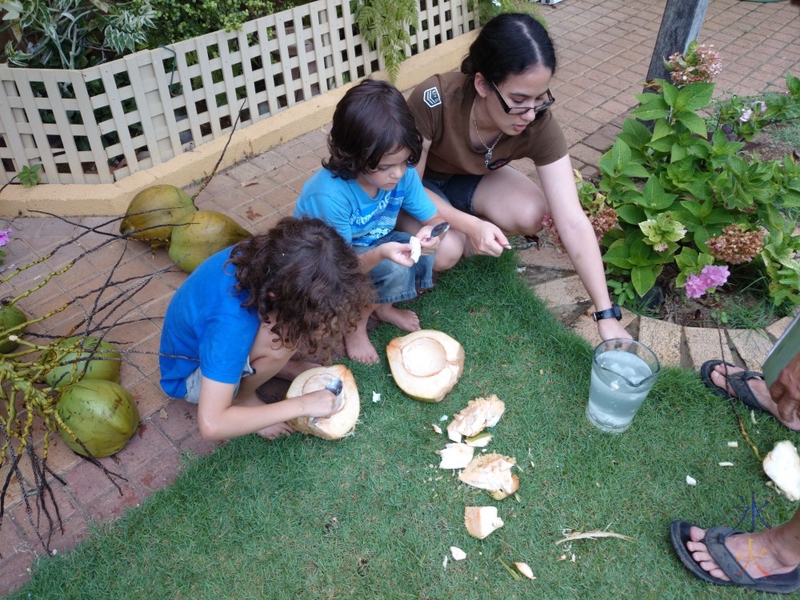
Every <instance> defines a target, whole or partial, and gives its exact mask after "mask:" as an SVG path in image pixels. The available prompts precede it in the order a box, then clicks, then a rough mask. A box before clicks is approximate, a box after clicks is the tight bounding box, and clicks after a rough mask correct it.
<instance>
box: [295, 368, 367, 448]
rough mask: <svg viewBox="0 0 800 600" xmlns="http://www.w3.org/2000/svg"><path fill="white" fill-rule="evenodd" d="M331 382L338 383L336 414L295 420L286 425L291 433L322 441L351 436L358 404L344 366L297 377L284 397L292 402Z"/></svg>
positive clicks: (353, 383)
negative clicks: (291, 399) (339, 390)
mask: <svg viewBox="0 0 800 600" xmlns="http://www.w3.org/2000/svg"><path fill="white" fill-rule="evenodd" d="M334 379H341V381H342V392H341V394H340V397H339V398H338V399H337V403H336V407H335V408H338V410H337V411H336V412H334V414H332V415H331V416H330V417H326V418H317V417H314V418H312V417H298V418H297V419H291V420H290V421H288V423H289V425H290V426H291V427H292V429H294V430H295V431H299V432H300V433H307V434H309V435H313V436H316V437H318V438H322V439H324V440H338V439H341V438H343V437H345V436H346V435H349V434H350V433H352V432H353V430H354V429H355V427H356V422H357V421H358V415H359V413H360V410H361V404H360V402H359V399H358V387H357V386H356V380H355V378H354V377H353V373H352V372H351V371H350V369H348V368H347V367H345V366H344V365H332V366H330V367H314V368H313V369H309V370H308V371H304V372H303V373H300V375H298V376H297V377H296V378H295V379H294V381H292V385H290V386H289V391H287V392H286V397H287V398H296V397H297V396H303V395H304V394H310V393H311V392H316V391H317V390H321V389H324V388H325V387H327V386H328V384H330V383H331V382H332V381H333V380H334ZM340 404H341V407H340V408H339V405H340Z"/></svg>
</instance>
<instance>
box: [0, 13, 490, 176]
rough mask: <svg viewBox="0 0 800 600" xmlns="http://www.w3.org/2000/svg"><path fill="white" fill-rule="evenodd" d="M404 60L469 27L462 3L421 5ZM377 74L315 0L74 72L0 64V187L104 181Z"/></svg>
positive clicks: (340, 22)
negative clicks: (36, 177)
mask: <svg viewBox="0 0 800 600" xmlns="http://www.w3.org/2000/svg"><path fill="white" fill-rule="evenodd" d="M418 8H419V11H418V12H419V15H418V20H417V23H416V26H415V28H414V30H413V31H412V35H411V44H410V47H409V48H407V49H406V54H407V55H409V56H411V55H414V54H418V53H420V52H423V51H425V50H427V49H429V48H431V47H433V46H436V45H438V44H441V43H442V42H445V41H447V40H449V39H452V38H453V37H455V36H458V35H461V34H463V33H466V32H468V31H470V30H472V29H474V28H475V27H476V26H477V23H476V17H475V15H474V13H473V12H472V11H471V10H470V9H469V6H468V0H419V7H418ZM383 67H384V65H383V61H382V60H381V59H380V56H379V53H378V52H377V51H376V50H370V49H369V48H368V46H367V44H366V43H365V42H364V41H363V39H362V38H361V36H360V34H359V33H358V30H357V27H356V26H355V18H354V16H353V14H352V13H351V12H350V3H349V2H344V3H341V2H339V1H337V0H317V1H316V2H313V3H311V4H306V5H303V6H299V7H296V8H293V9H290V10H287V11H283V12H281V13H276V14H274V15H268V16H265V17H262V18H260V19H256V20H253V21H249V22H247V23H245V24H244V25H243V26H242V28H241V30H239V31H231V32H225V31H217V32H214V33H209V34H207V35H204V36H201V37H197V38H193V39H190V40H186V41H183V42H178V43H176V44H173V45H171V46H170V47H168V48H158V49H156V50H146V51H142V52H137V53H135V54H131V55H129V56H126V57H124V58H121V59H119V60H115V61H113V62H110V63H105V64H102V65H99V66H96V67H91V68H88V69H84V70H82V71H69V70H63V71H62V70H51V69H12V68H9V67H7V66H5V65H0V183H7V182H9V181H10V180H11V179H12V178H13V177H14V176H15V175H16V174H17V173H19V171H20V170H21V169H22V168H23V167H25V166H28V167H32V166H34V165H37V164H40V165H42V170H41V172H40V174H41V181H42V182H43V183H113V182H114V181H118V180H120V179H122V178H124V177H126V176H128V175H130V174H132V173H135V172H137V171H140V170H143V169H148V168H150V167H152V166H154V165H157V164H160V163H163V162H165V161H168V160H169V159H171V158H173V157H175V156H177V155H179V154H182V153H184V152H189V151H191V150H192V149H193V148H194V147H195V146H198V145H200V144H205V143H207V142H210V141H212V140H214V139H217V138H219V137H221V136H227V135H230V132H231V130H232V128H233V126H234V123H235V122H236V120H237V118H238V120H239V123H238V125H237V127H245V126H247V125H249V124H252V123H255V122H257V121H260V120H262V119H266V118H268V117H269V116H271V115H273V114H275V113H276V112H279V111H280V110H283V109H285V108H287V107H289V106H294V105H296V104H298V103H300V102H304V101H305V100H309V99H310V98H313V97H314V96H318V95H320V94H323V93H325V92H327V91H329V90H331V89H333V88H336V87H339V86H342V85H344V84H346V83H348V82H351V81H355V80H356V79H359V78H361V77H365V76H366V75H369V74H371V73H374V72H375V71H378V70H381V69H382V68H383Z"/></svg>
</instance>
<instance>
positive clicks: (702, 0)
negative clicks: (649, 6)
mask: <svg viewBox="0 0 800 600" xmlns="http://www.w3.org/2000/svg"><path fill="white" fill-rule="evenodd" d="M708 1H709V0H667V6H666V7H665V8H664V16H663V17H662V18H661V27H660V28H659V30H658V38H657V39H656V47H655V48H654V49H653V57H652V58H651V59H650V68H649V69H648V70H647V81H652V80H653V79H666V80H667V81H669V71H667V70H666V69H665V68H664V60H665V59H666V58H668V57H669V56H670V55H671V54H675V53H676V52H686V49H687V48H688V47H689V44H690V43H691V42H692V41H694V40H696V39H697V36H698V35H699V34H700V28H701V27H702V26H703V20H704V19H705V16H706V9H707V8H708Z"/></svg>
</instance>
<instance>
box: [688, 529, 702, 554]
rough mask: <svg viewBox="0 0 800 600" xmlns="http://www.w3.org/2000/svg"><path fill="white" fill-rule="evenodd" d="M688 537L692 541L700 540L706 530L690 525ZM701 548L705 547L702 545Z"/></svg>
mask: <svg viewBox="0 0 800 600" xmlns="http://www.w3.org/2000/svg"><path fill="white" fill-rule="evenodd" d="M689 539H690V540H692V541H693V542H702V541H703V540H704V539H706V530H705V529H700V528H699V527H696V526H694V525H692V526H691V527H690V528H689ZM687 545H688V544H687ZM703 548H705V546H703Z"/></svg>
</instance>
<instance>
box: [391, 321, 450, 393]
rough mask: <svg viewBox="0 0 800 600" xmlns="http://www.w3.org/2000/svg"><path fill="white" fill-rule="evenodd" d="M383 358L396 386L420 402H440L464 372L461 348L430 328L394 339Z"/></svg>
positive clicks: (444, 334)
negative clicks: (387, 364) (386, 361)
mask: <svg viewBox="0 0 800 600" xmlns="http://www.w3.org/2000/svg"><path fill="white" fill-rule="evenodd" d="M386 357H387V359H388V360H389V367H390V368H391V371H392V377H394V380H395V382H396V383H397V386H398V387H399V388H400V389H401V390H403V391H404V392H405V393H406V394H408V395H409V396H411V397H412V398H414V399H415V400H421V401H423V402H441V401H442V400H443V399H444V397H445V396H446V395H447V393H448V392H450V390H452V389H453V387H454V386H455V385H456V383H457V382H458V380H459V378H460V377H461V373H463V371H464V348H463V347H462V346H461V344H459V343H458V342H457V341H456V340H454V339H453V338H451V337H450V336H449V335H447V334H446V333H442V332H441V331H435V330H433V329H422V330H420V331H415V332H413V333H410V334H408V335H405V336H403V337H399V338H395V339H393V340H392V341H391V342H389V345H388V346H387V347H386Z"/></svg>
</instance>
